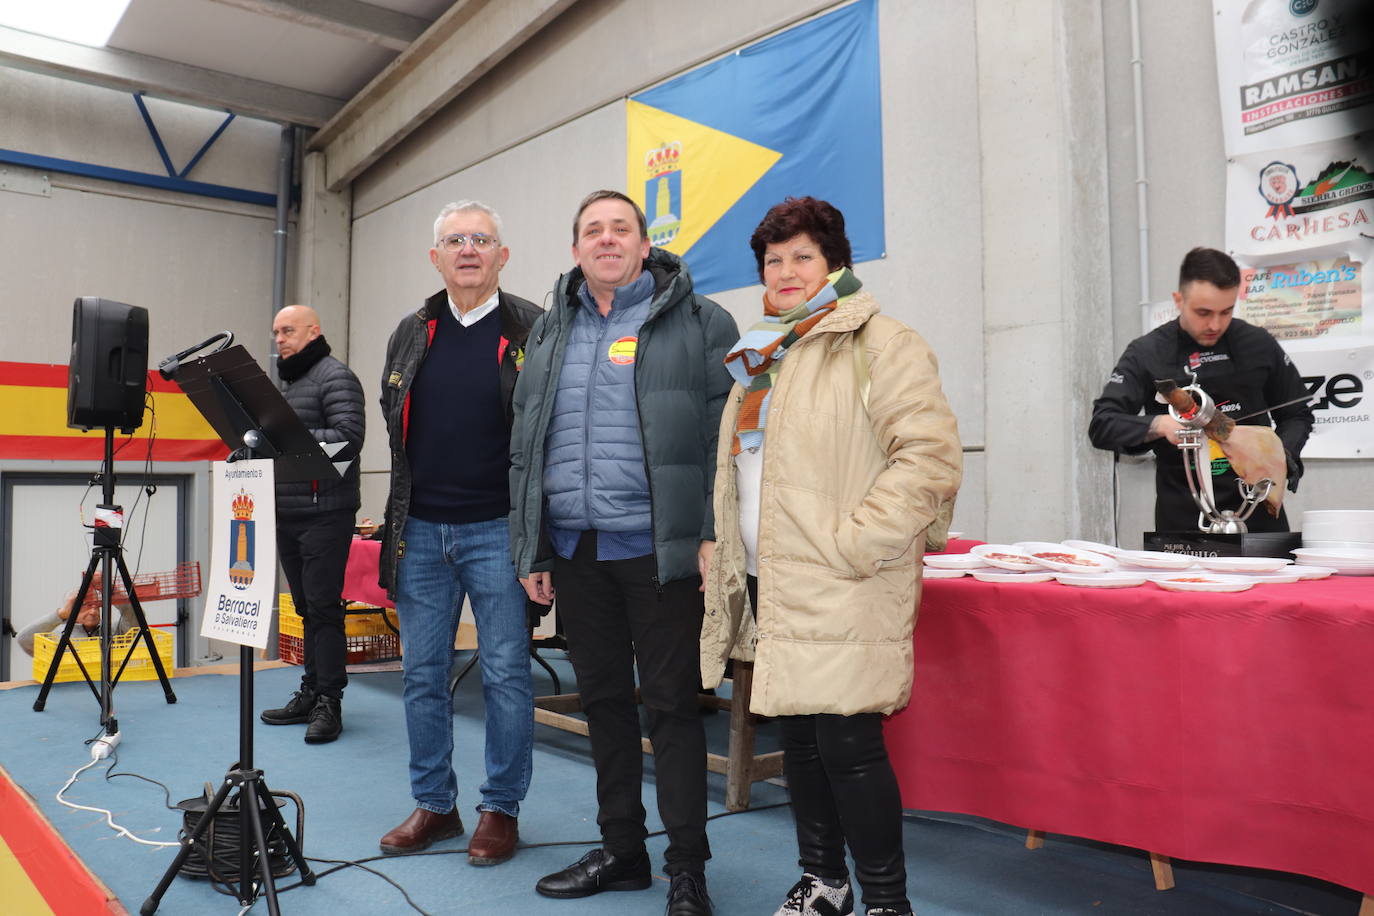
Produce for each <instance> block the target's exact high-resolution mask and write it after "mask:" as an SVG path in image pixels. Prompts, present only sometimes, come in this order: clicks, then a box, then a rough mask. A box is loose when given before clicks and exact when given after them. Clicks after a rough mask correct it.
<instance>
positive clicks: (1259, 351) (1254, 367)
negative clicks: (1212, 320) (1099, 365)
mask: <svg viewBox="0 0 1374 916" xmlns="http://www.w3.org/2000/svg"><path fill="white" fill-rule="evenodd" d="M1190 365H1191V366H1192V367H1193V371H1194V372H1196V373H1197V379H1198V384H1199V385H1200V386H1201V387H1202V390H1203V391H1206V392H1207V393H1208V394H1209V395H1211V396H1212V400H1213V401H1215V402H1216V405H1217V409H1218V410H1220V411H1222V412H1223V413H1225V414H1227V415H1228V416H1231V417H1233V418H1238V417H1242V416H1245V415H1246V414H1252V413H1255V412H1256V411H1260V413H1259V414H1258V415H1257V416H1253V417H1250V418H1248V419H1245V420H1239V422H1240V423H1245V424H1256V425H1263V426H1269V425H1270V419H1269V418H1270V415H1271V414H1272V416H1273V426H1274V431H1275V432H1276V433H1277V434H1278V437H1279V440H1280V441H1282V442H1283V448H1284V451H1285V452H1286V453H1287V457H1288V488H1289V489H1290V490H1296V489H1297V484H1298V478H1299V477H1301V476H1302V460H1301V459H1300V457H1299V456H1300V455H1301V453H1302V447H1303V445H1305V444H1306V442H1307V437H1308V435H1309V434H1311V432H1312V408H1311V407H1310V406H1308V405H1307V404H1306V403H1305V402H1304V403H1298V404H1292V405H1289V406H1288V407H1280V408H1278V409H1277V410H1273V411H1271V412H1269V413H1266V412H1264V411H1267V410H1268V408H1269V405H1270V404H1283V403H1286V402H1288V401H1291V400H1293V399H1294V398H1300V397H1302V396H1303V395H1305V394H1306V393H1307V389H1306V386H1305V385H1303V381H1302V377H1301V376H1300V375H1299V374H1298V370H1297V367H1295V366H1294V365H1293V363H1292V361H1291V360H1289V358H1288V354H1286V353H1284V352H1283V348H1282V347H1280V346H1279V343H1278V341H1277V340H1275V339H1274V338H1273V336H1272V335H1271V334H1270V333H1269V332H1268V331H1266V330H1264V329H1263V328H1257V327H1255V326H1254V325H1251V324H1247V323H1245V322H1244V321H1241V320H1240V319H1238V318H1237V319H1233V320H1232V321H1231V324H1230V326H1229V327H1228V328H1227V329H1226V333H1225V334H1223V335H1222V336H1221V338H1220V339H1219V340H1218V341H1217V342H1216V343H1215V344H1214V345H1213V346H1211V347H1209V348H1205V349H1204V348H1203V347H1201V346H1199V345H1198V343H1197V341H1195V340H1193V338H1192V337H1191V336H1189V335H1188V334H1187V333H1186V332H1185V331H1184V330H1183V329H1182V328H1181V327H1180V326H1179V323H1178V319H1177V318H1175V319H1174V320H1173V321H1170V322H1168V323H1167V324H1164V325H1162V326H1160V327H1158V328H1155V329H1154V330H1153V331H1151V332H1150V333H1148V334H1146V335H1145V336H1143V337H1137V338H1136V339H1135V340H1133V341H1131V343H1130V345H1129V346H1128V347H1126V352H1125V353H1123V354H1121V359H1120V360H1119V361H1118V362H1117V364H1116V368H1115V369H1114V370H1113V371H1112V374H1111V377H1110V378H1109V379H1108V380H1107V384H1106V387H1104V388H1103V389H1102V395H1101V396H1100V397H1099V398H1098V399H1097V400H1096V401H1094V402H1093V414H1092V420H1091V421H1090V422H1089V424H1088V438H1089V439H1091V440H1092V444H1093V445H1095V446H1097V447H1098V448H1102V449H1111V450H1113V451H1120V452H1125V453H1126V454H1128V455H1140V454H1143V453H1144V452H1145V451H1147V450H1151V449H1152V450H1153V451H1154V453H1155V459H1156V460H1155V529H1156V530H1158V531H1194V530H1196V529H1197V519H1198V510H1197V506H1196V505H1195V504H1194V503H1193V498H1192V495H1191V494H1190V493H1189V490H1188V481H1187V478H1185V477H1184V474H1183V453H1182V451H1180V450H1179V448H1178V446H1176V445H1173V444H1172V443H1170V442H1169V440H1168V439H1167V438H1165V437H1160V438H1158V439H1155V440H1153V441H1150V442H1146V441H1145V436H1146V435H1147V434H1148V433H1149V429H1150V422H1151V420H1152V419H1153V418H1154V417H1155V416H1156V415H1158V414H1162V413H1165V412H1167V410H1168V407H1167V406H1166V405H1164V404H1161V403H1159V401H1157V400H1156V399H1155V384H1154V383H1155V379H1165V378H1172V379H1174V380H1175V381H1177V382H1178V384H1179V385H1188V384H1190V381H1189V378H1188V372H1187V367H1188V366H1190ZM1142 408H1143V409H1144V411H1145V412H1144V414H1143V415H1142V414H1141V409H1142ZM1212 474H1213V476H1212V490H1213V493H1214V494H1215V495H1216V501H1217V507H1218V508H1220V509H1231V510H1233V511H1234V510H1236V509H1238V508H1239V507H1240V493H1239V491H1238V490H1237V487H1236V480H1237V478H1236V474H1235V472H1234V471H1232V470H1231V469H1230V464H1229V462H1227V461H1226V460H1225V459H1224V458H1221V459H1218V460H1216V461H1214V462H1213V464H1212ZM1246 526H1247V527H1248V528H1249V529H1250V530H1251V531H1287V530H1288V518H1287V516H1286V514H1284V513H1283V512H1280V513H1279V516H1278V518H1274V517H1273V516H1271V515H1270V514H1269V512H1268V509H1267V508H1266V507H1264V506H1259V507H1258V508H1256V509H1255V512H1254V514H1252V515H1251V516H1250V518H1249V519H1248V520H1247V522H1246Z"/></svg>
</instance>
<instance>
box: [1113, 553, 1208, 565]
mask: <svg viewBox="0 0 1374 916" xmlns="http://www.w3.org/2000/svg"><path fill="white" fill-rule="evenodd" d="M1116 559H1117V560H1118V561H1119V562H1120V563H1121V565H1122V566H1129V567H1136V568H1139V569H1190V568H1192V567H1193V566H1195V565H1197V557H1194V556H1191V555H1189V554H1186V553H1165V552H1164V551H1162V550H1123V551H1121V552H1120V553H1118V554H1117V555H1116Z"/></svg>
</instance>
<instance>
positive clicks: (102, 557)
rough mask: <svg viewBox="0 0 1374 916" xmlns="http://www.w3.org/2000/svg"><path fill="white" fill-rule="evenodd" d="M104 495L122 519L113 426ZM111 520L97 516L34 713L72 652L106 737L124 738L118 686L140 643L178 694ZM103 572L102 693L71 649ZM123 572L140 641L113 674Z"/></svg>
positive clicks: (168, 691)
mask: <svg viewBox="0 0 1374 916" xmlns="http://www.w3.org/2000/svg"><path fill="white" fill-rule="evenodd" d="M100 487H101V489H100V494H101V500H102V502H101V505H100V506H99V508H98V510H97V511H100V510H104V511H109V512H111V514H112V515H113V516H115V517H116V518H117V517H118V516H120V515H121V514H122V512H123V509H122V508H121V507H119V506H116V505H115V504H114V499H115V496H114V491H115V474H114V427H113V426H107V427H105V458H104V462H103V463H102V464H101V468H100ZM102 521H108V520H106V519H102V518H101V517H100V516H97V519H96V526H95V529H94V531H95V536H94V539H93V540H94V544H93V546H92V548H91V561H90V563H88V564H87V565H86V574H85V575H84V576H83V577H82V579H81V587H80V588H79V589H78V590H77V593H76V597H75V598H73V599H72V605H71V611H70V612H69V613H68V614H67V623H66V626H64V627H63V628H62V637H61V639H59V640H58V642H57V649H56V651H55V652H54V653H53V659H52V663H51V664H50V665H48V673H47V674H46V675H45V676H44V678H43V686H42V688H40V689H39V691H38V698H37V699H35V700H34V701H33V708H34V711H35V712H42V711H43V708H44V707H45V706H46V705H47V703H48V691H49V690H51V689H52V685H53V681H54V680H55V679H56V678H57V671H58V668H59V667H60V666H61V664H62V655H63V653H64V652H68V651H70V652H71V653H72V658H74V659H76V665H77V667H78V668H79V669H80V670H81V674H82V676H84V677H85V679H86V685H87V686H88V687H90V688H91V692H92V693H93V694H95V698H96V700H97V701H98V702H99V703H100V724H101V725H102V726H103V727H104V734H105V735H107V736H109V735H116V734H118V733H119V723H118V722H117V721H116V720H115V715H114V687H115V684H117V683H118V682H119V678H120V675H122V674H123V673H124V669H125V667H126V666H127V665H128V664H129V659H130V658H132V657H133V654H134V650H135V649H137V648H138V644H139V641H142V642H143V644H144V645H145V646H147V649H148V657H149V658H150V659H152V662H153V669H154V670H155V671H157V678H158V680H159V681H161V682H162V692H163V694H164V695H165V696H166V698H167V702H168V703H175V702H176V701H177V697H176V694H175V693H173V692H172V685H171V683H170V682H168V680H167V672H166V670H165V669H163V667H162V659H161V658H159V657H158V654H157V647H156V646H155V645H154V644H153V634H152V631H151V630H149V628H148V618H147V617H145V616H144V615H143V605H142V604H141V603H140V602H139V600H138V595H137V594H136V593H135V591H134V583H133V578H132V577H131V576H130V575H129V568H128V567H127V566H125V565H124V548H123V546H122V545H121V544H120V534H121V533H122V532H123V530H124V529H123V528H122V527H120V526H112V525H109V524H108V523H107V524H101V522H102ZM97 567H99V569H100V689H99V690H97V689H96V686H95V682H94V681H93V680H92V679H91V673H90V672H89V671H87V670H86V665H85V663H84V662H83V661H82V660H81V653H79V652H78V651H77V650H76V646H74V645H73V644H72V630H73V629H74V628H75V626H76V619H77V617H79V616H80V613H81V606H82V602H84V601H85V600H86V594H87V592H89V591H90V588H91V583H92V582H93V581H94V579H95V571H96V568H97ZM116 570H118V572H119V578H120V581H121V582H123V583H124V594H125V595H126V596H128V599H129V605H130V606H131V607H132V608H133V612H134V619H135V621H136V622H137V623H138V637H137V639H135V640H134V642H133V643H132V644H131V645H130V646H129V649H128V651H127V652H126V653H125V654H124V660H123V661H122V662H121V663H120V665H119V670H118V671H116V672H115V673H114V674H113V675H111V674H110V671H111V668H112V666H111V658H110V650H111V646H112V642H113V636H114V628H113V626H112V624H111V615H110V611H111V604H112V598H113V595H114V579H113V573H114V572H115V571H116Z"/></svg>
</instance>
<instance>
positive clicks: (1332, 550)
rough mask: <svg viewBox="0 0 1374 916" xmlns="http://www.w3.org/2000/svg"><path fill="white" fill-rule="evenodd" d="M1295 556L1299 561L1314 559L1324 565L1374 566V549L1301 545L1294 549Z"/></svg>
mask: <svg viewBox="0 0 1374 916" xmlns="http://www.w3.org/2000/svg"><path fill="white" fill-rule="evenodd" d="M1293 556H1295V557H1297V558H1298V562H1299V563H1301V562H1303V561H1306V560H1314V561H1316V562H1317V563H1318V564H1321V565H1323V566H1336V565H1338V564H1345V565H1354V566H1374V550H1358V549H1356V548H1354V547H1299V548H1298V549H1297V550H1295V551H1293ZM1328 560H1333V561H1336V562H1327V561H1328Z"/></svg>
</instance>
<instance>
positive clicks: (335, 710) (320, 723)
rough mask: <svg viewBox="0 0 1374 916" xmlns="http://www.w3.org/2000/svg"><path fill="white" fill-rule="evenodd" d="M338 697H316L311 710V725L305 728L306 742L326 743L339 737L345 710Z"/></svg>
mask: <svg viewBox="0 0 1374 916" xmlns="http://www.w3.org/2000/svg"><path fill="white" fill-rule="evenodd" d="M339 706H340V701H339V698H338V697H325V696H321V697H316V698H315V705H314V707H312V708H311V710H310V727H309V728H307V729H306V730H305V743H306V744H325V743H327V742H329V741H333V740H334V739H335V738H337V737H339V732H341V731H343V711H342V710H341V709H340V708H339Z"/></svg>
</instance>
